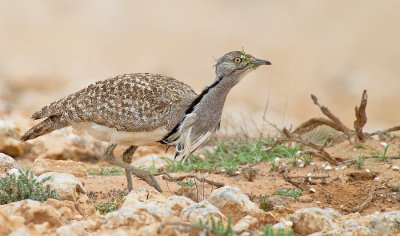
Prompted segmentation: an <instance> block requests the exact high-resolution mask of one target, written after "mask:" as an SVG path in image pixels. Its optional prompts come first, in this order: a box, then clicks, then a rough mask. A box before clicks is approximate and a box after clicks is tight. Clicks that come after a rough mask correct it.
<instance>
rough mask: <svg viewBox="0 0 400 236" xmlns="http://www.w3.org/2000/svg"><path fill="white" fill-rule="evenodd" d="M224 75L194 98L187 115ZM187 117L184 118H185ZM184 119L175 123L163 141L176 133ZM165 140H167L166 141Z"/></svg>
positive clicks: (186, 113)
mask: <svg viewBox="0 0 400 236" xmlns="http://www.w3.org/2000/svg"><path fill="white" fill-rule="evenodd" d="M222 78H223V77H222V76H220V77H218V79H216V80H215V81H214V82H213V83H212V84H210V85H209V86H207V87H206V88H205V89H204V90H203V91H202V92H201V93H200V95H199V96H197V97H196V99H194V100H193V102H192V103H191V104H190V106H189V108H188V109H187V110H186V112H185V116H186V115H188V114H190V113H192V112H193V111H194V108H195V107H196V106H197V104H199V103H200V101H201V99H203V97H204V96H205V95H206V94H207V93H208V92H209V91H210V89H212V88H214V87H215V86H217V84H218V83H219V82H221V80H222ZM184 119H185V118H183V120H184ZM183 120H182V121H181V122H180V123H178V124H177V125H175V127H174V128H173V129H172V130H171V131H170V132H169V133H168V134H167V135H166V136H165V137H164V138H163V139H162V141H164V140H167V139H168V138H169V137H170V136H171V135H172V134H174V133H175V132H176V131H178V129H179V126H180V125H181V124H182V122H183ZM164 142H165V141H164Z"/></svg>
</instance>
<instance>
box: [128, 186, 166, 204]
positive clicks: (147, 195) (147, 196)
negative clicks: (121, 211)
mask: <svg viewBox="0 0 400 236" xmlns="http://www.w3.org/2000/svg"><path fill="white" fill-rule="evenodd" d="M145 201H151V202H157V203H161V204H165V203H167V199H166V197H165V196H164V195H163V194H162V193H160V192H158V191H156V190H154V189H146V188H139V189H135V190H133V191H131V192H130V193H129V194H128V195H127V196H126V197H125V198H124V200H123V202H122V206H128V205H131V204H133V205H135V204H136V203H137V202H145Z"/></svg>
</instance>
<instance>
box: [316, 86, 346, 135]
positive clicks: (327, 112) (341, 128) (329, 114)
mask: <svg viewBox="0 0 400 236" xmlns="http://www.w3.org/2000/svg"><path fill="white" fill-rule="evenodd" d="M311 99H312V100H313V101H314V104H315V105H317V106H318V107H319V109H321V111H322V113H324V115H326V116H327V117H328V118H329V119H330V120H331V121H332V122H333V123H335V126H337V127H336V128H335V127H332V128H334V129H336V130H339V131H342V132H343V133H344V134H346V135H350V129H349V128H347V127H346V126H345V125H344V124H343V123H342V122H341V121H340V120H339V118H337V117H336V116H335V115H334V114H333V113H332V112H331V111H330V110H329V109H328V107H327V106H326V105H324V104H319V103H318V98H317V97H316V96H315V95H314V94H311Z"/></svg>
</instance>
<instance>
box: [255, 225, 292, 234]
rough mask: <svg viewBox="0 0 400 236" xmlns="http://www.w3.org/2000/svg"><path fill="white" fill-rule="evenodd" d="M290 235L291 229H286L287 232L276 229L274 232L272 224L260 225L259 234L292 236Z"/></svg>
mask: <svg viewBox="0 0 400 236" xmlns="http://www.w3.org/2000/svg"><path fill="white" fill-rule="evenodd" d="M292 235H293V230H292V229H291V230H288V232H285V230H284V229H278V230H277V231H276V232H274V229H273V228H272V225H266V226H264V227H261V234H260V236H292Z"/></svg>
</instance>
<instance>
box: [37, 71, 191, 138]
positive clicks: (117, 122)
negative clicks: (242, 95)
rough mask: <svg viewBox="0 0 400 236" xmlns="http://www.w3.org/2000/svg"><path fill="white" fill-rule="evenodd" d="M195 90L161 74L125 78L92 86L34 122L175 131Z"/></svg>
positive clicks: (46, 110) (49, 108)
mask: <svg viewBox="0 0 400 236" xmlns="http://www.w3.org/2000/svg"><path fill="white" fill-rule="evenodd" d="M196 96H197V95H196V93H195V92H194V91H193V89H192V88H191V87H190V86H188V85H186V84H184V83H182V82H180V81H178V80H175V79H173V78H171V77H166V76H162V75H158V74H149V73H137V74H124V75H120V76H116V77H113V78H109V79H106V80H103V81H99V82H96V83H94V84H91V85H89V86H88V87H87V88H84V89H82V90H80V91H78V92H76V93H74V94H71V95H69V96H68V97H66V98H63V99H61V100H59V101H56V102H53V103H52V104H50V105H48V106H46V107H44V108H42V110H41V111H38V112H36V113H35V114H33V116H32V118H34V119H40V118H44V117H52V116H58V117H59V119H60V121H61V122H68V123H69V124H73V123H75V122H94V123H96V124H99V125H104V126H108V127H110V128H116V129H117V130H119V131H129V132H141V131H150V130H154V129H156V128H158V127H166V128H167V129H168V130H169V129H172V128H173V127H174V126H175V125H176V124H177V123H178V122H180V120H181V119H182V116H183V115H184V113H185V111H186V109H187V107H188V106H189V105H190V103H191V102H192V101H193V100H194V98H195V97H196Z"/></svg>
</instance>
